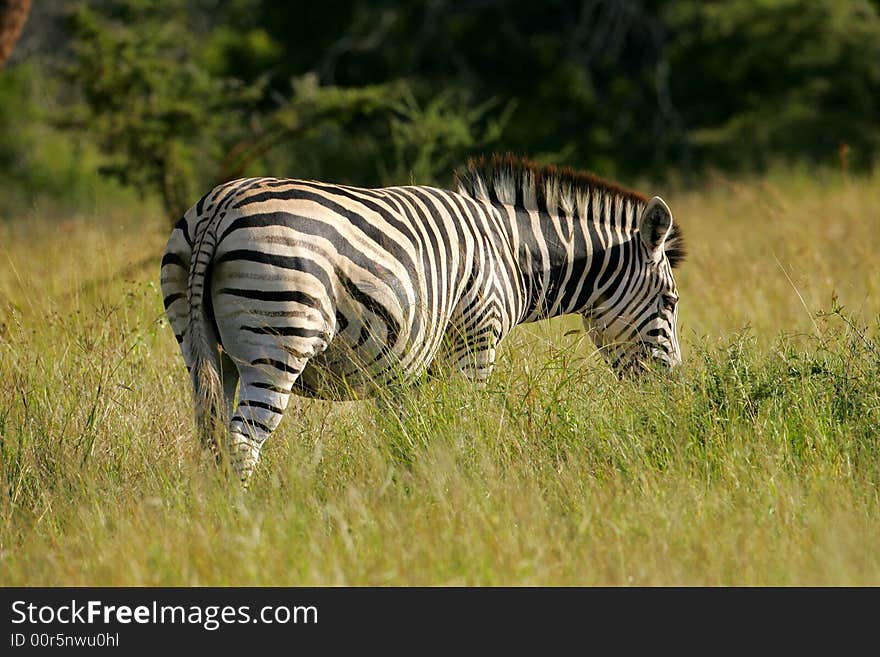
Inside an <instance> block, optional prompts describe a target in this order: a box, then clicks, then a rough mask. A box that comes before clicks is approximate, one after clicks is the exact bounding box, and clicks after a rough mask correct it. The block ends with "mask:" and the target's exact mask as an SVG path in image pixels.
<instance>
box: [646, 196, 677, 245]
mask: <svg viewBox="0 0 880 657" xmlns="http://www.w3.org/2000/svg"><path fill="white" fill-rule="evenodd" d="M671 230H672V212H671V211H670V210H669V206H668V205H666V202H665V201H664V200H663V199H662V198H660V197H659V196H655V197H654V198H652V199H651V200H650V201H648V204H647V205H646V206H645V209H644V211H642V216H641V217H639V235H641V237H642V242H644V243H645V246H647V247H648V250H649V251H650V252H651V253H652V254H654V255H655V256H656V255H659V254H660V253H661V252H662V250H663V245H664V243H665V242H666V237H667V236H668V235H669V233H670V231H671Z"/></svg>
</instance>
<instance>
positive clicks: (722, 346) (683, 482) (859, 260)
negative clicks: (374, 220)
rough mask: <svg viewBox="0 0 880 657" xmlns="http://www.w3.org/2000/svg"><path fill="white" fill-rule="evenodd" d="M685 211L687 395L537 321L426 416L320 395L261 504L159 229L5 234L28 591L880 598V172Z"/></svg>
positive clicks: (20, 541) (9, 448)
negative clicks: (212, 588)
mask: <svg viewBox="0 0 880 657" xmlns="http://www.w3.org/2000/svg"><path fill="white" fill-rule="evenodd" d="M646 191H651V192H654V191H657V190H646ZM664 196H665V197H666V199H667V201H668V202H669V204H670V206H671V207H672V209H673V212H674V214H675V216H676V219H677V220H678V221H679V222H680V223H681V224H682V226H683V228H684V230H685V234H686V237H687V239H688V242H689V247H690V248H689V250H690V257H689V259H688V260H687V261H686V262H685V264H684V266H683V268H682V269H681V270H680V272H679V273H678V276H677V279H678V286H679V291H680V295H681V320H680V322H681V323H680V333H681V339H682V343H683V352H684V360H685V363H684V365H683V367H682V368H680V370H679V371H677V372H675V373H674V374H673V375H672V376H671V377H669V378H664V379H662V380H658V379H648V380H645V381H641V382H639V383H629V382H624V383H620V382H618V381H617V380H616V379H615V378H614V377H613V376H612V375H611V374H610V373H609V372H608V371H607V369H606V368H605V367H604V366H603V365H602V364H601V363H600V362H599V361H598V360H597V359H596V358H595V355H594V353H593V349H592V346H591V345H590V344H589V343H588V342H587V340H586V338H584V337H583V336H576V335H575V336H572V335H565V334H566V332H567V331H568V330H569V329H572V328H575V327H576V326H577V321H576V320H575V319H574V318H564V319H561V320H554V321H553V322H544V323H540V324H535V325H532V326H528V327H521V328H519V329H517V331H516V332H515V333H514V334H513V335H512V336H511V337H510V338H509V339H508V341H507V342H506V343H505V344H504V349H503V350H502V353H501V358H500V363H499V366H498V368H497V370H496V375H495V377H494V378H493V380H492V383H491V385H490V386H489V389H488V390H486V391H475V390H473V389H472V388H471V387H469V386H468V384H467V383H465V382H464V381H462V380H460V379H450V380H449V381H443V382H438V383H435V384H432V385H430V386H428V387H426V388H425V389H422V390H420V391H419V392H418V393H417V394H413V396H412V398H411V399H410V398H408V399H406V400H405V403H406V404H407V405H408V406H409V412H408V413H405V414H400V415H401V416H402V419H401V417H398V414H392V413H390V412H388V411H382V410H380V409H378V408H377V407H376V406H375V405H374V404H372V403H346V404H338V403H337V404H333V403H325V402H316V401H307V400H295V401H293V402H292V404H291V406H290V408H289V410H288V412H287V414H286V417H285V420H284V422H283V423H282V425H281V427H280V428H279V430H278V432H277V433H276V434H275V435H274V436H273V437H272V439H271V440H270V442H269V443H268V444H267V447H266V449H265V451H264V457H265V458H264V460H263V461H262V464H261V467H260V468H259V469H258V471H257V474H256V476H255V479H254V481H253V483H252V487H251V490H250V491H249V492H247V493H243V492H242V491H240V490H239V489H238V488H237V487H236V486H234V485H229V483H228V482H226V481H224V480H223V479H222V478H221V477H220V476H219V475H218V473H217V471H216V469H215V468H214V467H213V465H212V464H211V463H210V461H209V460H208V459H207V458H205V457H204V456H203V455H201V454H200V452H199V449H198V448H197V442H196V440H195V439H194V438H193V433H192V422H191V406H190V398H189V396H190V387H189V383H188V380H187V376H186V372H185V370H184V368H183V364H182V360H181V358H180V355H179V353H178V349H177V345H176V343H175V341H174V338H173V336H172V334H171V331H170V329H169V328H168V326H167V323H166V322H165V321H164V320H163V315H162V302H161V295H160V293H159V290H158V270H159V259H160V256H161V252H162V248H163V246H164V242H165V239H166V237H167V229H166V227H165V225H164V223H163V220H162V219H161V217H160V216H159V213H158V212H157V211H156V210H154V209H150V208H149V207H140V206H136V205H130V206H128V207H125V206H117V207H110V206H108V207H105V206H104V205H102V204H100V203H99V204H98V205H97V209H96V210H95V211H94V212H93V213H91V214H86V215H80V216H66V215H65V214H64V213H63V212H59V211H57V210H54V209H51V208H37V209H35V210H33V211H32V212H30V213H27V214H25V215H23V216H20V217H16V218H14V219H11V220H7V221H5V222H0V437H2V438H0V441H2V442H0V486H2V489H0V585H244V584H257V585H269V584H276V585H300V584H302V585H314V584H318V585H325V584H330V585H335V584H502V585H508V584H526V585H539V584H550V585H556V584H588V585H589V584H609V585H671V584H685V585H735V584H739V585H753V584H757V585H762V584H781V585H788V584H811V585H843V584H857V585H860V584H871V585H880V488H878V486H880V336H878V318H880V255H878V252H880V249H878V246H880V239H878V234H880V233H878V231H880V209H878V200H880V175H874V176H873V177H871V178H861V179H859V178H853V179H849V178H846V177H843V176H841V175H839V174H826V175H824V176H822V177H810V176H807V175H805V174H799V173H792V172H788V173H784V174H777V175H773V176H771V177H770V178H769V179H767V180H762V179H754V180H748V181H736V182H735V181H727V180H723V179H716V180H713V181H712V182H711V183H709V184H706V185H705V186H704V187H703V188H702V189H700V190H698V191H692V192H687V193H670V194H664ZM832 299H834V301H832ZM841 306H842V310H839V311H838V310H837V309H838V308H839V307H841Z"/></svg>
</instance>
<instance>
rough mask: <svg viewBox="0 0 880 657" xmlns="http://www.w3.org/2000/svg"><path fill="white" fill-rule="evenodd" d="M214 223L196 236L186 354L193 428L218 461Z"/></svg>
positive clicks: (220, 415)
mask: <svg viewBox="0 0 880 657" xmlns="http://www.w3.org/2000/svg"><path fill="white" fill-rule="evenodd" d="M212 224H213V221H211V222H208V225H207V226H206V228H205V230H204V231H202V234H201V235H199V236H197V241H196V245H195V248H194V249H193V253H192V260H191V261H190V272H189V285H188V288H189V295H188V296H189V328H188V335H189V351H190V362H191V363H192V369H191V370H190V375H191V376H192V385H193V395H194V402H195V415H196V428H197V430H198V432H199V437H200V438H201V441H202V444H203V445H204V446H205V447H208V448H210V449H211V451H212V452H213V454H214V456H215V457H218V458H219V457H220V453H221V452H220V450H221V446H222V436H223V434H224V432H225V430H226V418H225V410H224V404H223V385H222V383H221V381H220V352H219V349H218V346H219V343H218V338H217V335H216V334H215V330H214V327H213V324H214V320H213V313H212V311H211V306H212V304H211V303H210V299H209V297H210V294H211V269H212V268H211V263H212V261H213V259H214V249H215V247H216V238H215V236H214V234H213V233H214V231H213V230H212V229H213V225H212Z"/></svg>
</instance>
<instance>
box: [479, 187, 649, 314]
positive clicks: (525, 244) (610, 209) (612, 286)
mask: <svg viewBox="0 0 880 657" xmlns="http://www.w3.org/2000/svg"><path fill="white" fill-rule="evenodd" d="M581 191H582V192H583V195H582V198H581V199H580V202H575V203H574V204H573V205H570V206H567V207H566V204H562V205H561V206H557V207H556V208H555V209H554V210H548V208H547V207H546V206H545V207H543V208H540V207H537V206H535V205H532V207H529V204H528V203H527V202H526V203H518V204H504V203H501V202H494V203H493V206H494V207H495V208H496V210H497V211H498V212H499V214H500V215H501V217H502V219H506V221H505V223H506V224H507V225H508V226H509V227H510V231H511V232H510V236H509V238H510V243H511V246H512V247H513V249H514V251H515V262H516V266H517V268H518V274H519V276H520V278H521V280H522V286H523V296H522V308H521V312H520V314H519V315H520V322H521V323H524V322H531V321H536V320H540V319H546V318H549V317H556V316H559V315H565V314H568V313H586V312H589V310H590V309H591V308H593V307H594V306H595V305H596V304H598V303H601V302H603V301H606V300H607V299H609V298H611V297H612V296H614V294H615V292H616V291H617V290H618V289H619V288H620V286H621V284H622V282H623V281H624V280H625V279H626V276H627V273H628V270H629V269H630V268H631V266H632V263H633V262H634V259H635V258H636V250H637V249H638V248H639V242H638V240H634V239H633V236H634V234H635V228H636V222H637V217H638V213H639V212H640V210H641V206H640V202H639V201H638V199H634V198H631V197H627V196H624V195H620V194H616V193H615V192H614V191H610V190H603V189H600V188H592V189H584V190H581Z"/></svg>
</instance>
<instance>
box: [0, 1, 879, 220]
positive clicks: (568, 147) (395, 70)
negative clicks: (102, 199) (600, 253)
mask: <svg viewBox="0 0 880 657" xmlns="http://www.w3.org/2000/svg"><path fill="white" fill-rule="evenodd" d="M9 1H10V0H6V2H9ZM0 4H3V2H2V0H0ZM490 150H505V151H506V150H510V151H514V152H518V153H522V154H526V155H529V156H532V157H534V158H535V159H538V160H540V161H544V162H554V163H558V164H568V165H571V166H574V167H579V168H587V169H591V170H594V171H596V172H597V173H599V174H601V175H605V176H610V177H616V178H618V179H621V180H624V181H632V180H635V179H650V180H654V181H663V182H666V183H676V182H677V183H684V184H690V183H692V182H694V181H696V180H699V179H700V178H701V177H704V176H706V175H707V173H710V172H712V171H729V172H747V173H753V172H756V171H758V172H760V171H762V170H765V169H766V168H768V167H771V166H774V165H776V164H777V163H780V162H782V163H785V164H791V163H799V164H800V165H805V166H809V167H811V168H812V167H816V168H821V167H834V168H839V167H843V168H845V169H852V170H854V171H858V170H862V171H864V170H868V169H871V168H872V167H874V166H875V165H876V163H877V161H878V153H880V0H726V1H723V2H705V1H698V0H680V1H671V0H657V1H648V0H645V1H624V0H619V1H613V0H604V1H603V0H546V1H544V2H540V3H525V2H513V1H510V0H462V1H458V0H457V1H455V2H452V1H451V0H429V1H427V2H400V1H396V2H395V1H391V0H372V1H370V2H366V1H364V0H342V1H338V2H332V3H322V4H320V5H318V6H317V8H315V6H314V5H306V4H304V3H280V2H274V1H272V0H230V1H220V0H186V1H184V0H164V1H162V2H153V1H149V0H88V1H83V2H63V3H62V2H39V3H34V5H33V7H32V8H31V11H30V16H29V18H28V21H27V23H26V24H25V27H24V30H23V32H22V34H21V38H20V40H19V42H18V44H17V46H16V48H15V50H14V52H13V53H12V56H11V58H10V59H9V60H8V61H7V62H6V65H5V67H4V68H3V69H2V70H0V177H2V180H3V181H4V184H3V198H0V217H3V216H8V215H10V214H12V213H13V212H16V211H18V210H20V209H21V208H22V207H23V206H24V207H27V206H30V205H32V204H34V203H35V202H36V200H37V199H38V198H42V197H50V198H54V199H56V200H57V201H59V202H61V203H64V204H65V205H77V204H87V203H90V202H91V199H92V197H93V196H94V194H95V189H96V187H100V186H105V187H106V186H107V185H108V182H107V181H115V183H113V184H116V183H119V185H117V187H120V188H129V189H134V190H137V191H138V192H139V193H141V194H143V195H146V196H149V197H152V198H156V199H159V200H160V201H161V203H162V204H163V207H164V210H165V212H166V213H167V214H168V215H169V217H176V216H178V215H179V214H180V213H181V212H182V211H183V210H184V209H185V208H186V207H188V206H189V205H190V204H191V203H192V202H193V201H194V200H195V199H196V198H198V196H200V195H201V194H202V193H204V192H205V191H207V189H209V188H210V186H211V185H212V184H214V183H217V182H220V181H223V180H226V179H229V178H234V177H239V176H244V175H278V176H291V177H301V178H319V179H325V180H332V181H340V182H348V183H352V184H358V185H379V184H403V183H408V182H418V183H435V184H448V183H449V182H450V180H451V172H452V169H453V168H454V167H455V166H456V165H458V164H460V163H462V162H463V161H464V160H465V159H466V157H467V156H469V155H472V154H475V153H479V152H484V151H490Z"/></svg>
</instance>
